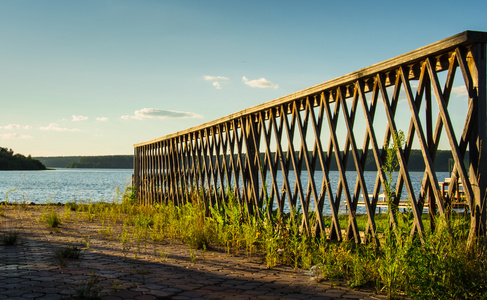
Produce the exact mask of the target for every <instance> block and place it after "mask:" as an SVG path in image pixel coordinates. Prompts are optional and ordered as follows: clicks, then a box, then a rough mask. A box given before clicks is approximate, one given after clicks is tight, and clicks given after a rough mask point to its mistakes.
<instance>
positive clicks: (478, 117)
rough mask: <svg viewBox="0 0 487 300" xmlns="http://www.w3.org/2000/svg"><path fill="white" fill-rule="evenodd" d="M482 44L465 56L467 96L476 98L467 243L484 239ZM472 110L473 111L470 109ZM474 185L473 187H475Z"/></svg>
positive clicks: (486, 143) (486, 113)
mask: <svg viewBox="0 0 487 300" xmlns="http://www.w3.org/2000/svg"><path fill="white" fill-rule="evenodd" d="M485 45H486V44H485V43H478V44H475V45H474V46H472V49H471V55H469V56H467V62H468V68H469V69H470V74H471V76H472V87H468V88H469V93H472V92H473V93H474V96H476V97H477V99H476V100H477V101H476V102H477V103H476V106H477V110H476V114H475V115H474V116H471V117H472V118H474V122H475V124H476V125H477V126H475V127H476V129H475V130H474V131H476V132H474V133H473V134H471V135H470V141H469V150H470V180H471V182H472V183H473V184H472V190H473V193H474V205H473V207H472V208H471V214H472V219H471V227H470V235H469V244H471V243H472V242H474V240H475V237H478V236H484V237H485V236H486V230H487V228H486V225H487V224H486V220H487V216H486V207H485V202H486V199H485V197H486V189H487V122H486V119H487V99H486V78H487V76H486V49H485V48H486V47H485ZM475 94H476V95H475ZM474 111H475V110H474ZM475 183H476V184H475Z"/></svg>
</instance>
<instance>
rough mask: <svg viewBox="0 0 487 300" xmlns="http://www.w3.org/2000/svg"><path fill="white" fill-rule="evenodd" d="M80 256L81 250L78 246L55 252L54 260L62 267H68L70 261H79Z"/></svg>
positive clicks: (59, 249) (58, 249) (63, 248)
mask: <svg viewBox="0 0 487 300" xmlns="http://www.w3.org/2000/svg"><path fill="white" fill-rule="evenodd" d="M80 255H81V249H80V248H78V247H77V246H67V247H61V248H57V249H56V250H55V251H54V259H56V260H57V261H58V262H59V264H60V265H61V266H66V263H67V261H68V260H73V259H78V258H79V257H80Z"/></svg>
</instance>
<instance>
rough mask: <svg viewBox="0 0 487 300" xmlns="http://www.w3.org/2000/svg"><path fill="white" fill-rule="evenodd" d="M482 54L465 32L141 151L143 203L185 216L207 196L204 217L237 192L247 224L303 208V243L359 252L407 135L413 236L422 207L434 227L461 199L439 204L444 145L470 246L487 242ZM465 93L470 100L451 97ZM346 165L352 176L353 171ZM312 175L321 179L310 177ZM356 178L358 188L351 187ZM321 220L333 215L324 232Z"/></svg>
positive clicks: (405, 176)
mask: <svg viewBox="0 0 487 300" xmlns="http://www.w3.org/2000/svg"><path fill="white" fill-rule="evenodd" d="M486 42H487V33H484V32H472V31H466V32H463V33H460V34H457V35H455V36H452V37H450V38H447V39H445V40H442V41H439V42H437V43H434V44H431V45H429V46H426V47H423V48H420V49H417V50H415V51H412V52H409V53H406V54H404V55H401V56H398V57H396V58H393V59H389V60H387V61H384V62H382V63H379V64H375V65H372V66H370V67H368V68H365V69H362V70H359V71H357V72H354V73H351V74H348V75H345V76H342V77H339V78H336V79H334V80H331V81H328V82H325V83H322V84H319V85H316V86H313V87H310V88H308V89H305V90H302V91H299V92H296V93H293V94H290V95H287V96H285V97H282V98H279V99H276V100H272V101H269V102H266V103H263V104H261V105H257V106H254V107H252V108H249V109H246V110H243V111H240V112H238V113H235V114H232V115H229V116H227V117H224V118H220V119H217V120H214V121H212V122H208V123H206V124H203V125H200V126H197V127H193V128H190V129H188V130H184V131H181V132H177V133H174V134H170V135H167V136H164V137H161V138H158V139H155V140H151V141H148V142H144V143H140V144H136V145H134V152H135V156H134V186H135V190H136V194H137V199H138V200H139V201H140V202H141V203H146V204H150V203H156V202H164V201H174V202H175V203H176V204H178V205H180V204H183V203H185V202H186V201H188V200H189V197H190V195H191V194H194V193H200V194H204V195H206V197H205V199H206V200H207V201H208V202H207V204H208V205H217V206H218V205H220V204H221V201H226V199H227V197H228V196H227V192H228V190H232V191H233V192H234V193H235V194H236V196H237V198H238V200H239V201H240V203H241V204H242V205H243V204H247V205H248V207H250V208H251V210H250V211H251V213H260V211H261V210H258V209H252V208H256V207H257V208H262V207H264V206H266V205H268V207H269V208H271V209H273V210H277V211H278V212H279V213H281V214H282V213H285V212H286V207H287V208H289V207H300V209H301V212H302V213H303V216H304V218H303V223H302V226H303V230H304V231H305V232H307V233H309V234H316V235H327V236H328V237H330V238H332V239H337V240H342V239H343V238H344V237H343V236H342V229H345V233H346V235H347V237H348V238H352V239H354V240H355V241H356V242H360V241H361V234H360V232H359V229H358V227H357V222H356V220H355V216H356V212H357V206H358V204H359V202H360V203H361V204H363V205H365V211H366V214H367V215H368V219H369V222H368V226H367V230H366V234H367V235H370V236H371V237H372V238H375V232H376V230H375V221H374V216H375V214H376V212H377V204H378V203H377V202H378V199H379V195H380V194H381V193H383V192H384V191H385V184H386V182H387V180H388V178H387V176H386V174H385V173H384V171H383V167H384V165H385V159H386V150H385V149H386V148H387V147H388V145H389V143H390V141H391V140H392V139H393V136H394V135H395V134H396V133H397V132H399V131H400V130H401V131H403V132H404V137H405V138H404V141H403V143H402V144H401V146H400V147H399V149H397V152H396V154H395V155H396V159H397V161H398V165H399V169H398V172H397V173H396V174H397V175H396V178H395V179H394V184H395V190H394V193H395V195H394V196H393V197H392V201H394V202H395V203H399V201H400V200H401V199H408V201H409V203H410V206H411V210H412V212H413V215H414V229H413V232H412V233H413V234H415V233H416V234H419V235H420V236H422V234H423V231H424V226H423V221H422V219H421V216H422V214H423V208H424V207H425V204H427V205H426V206H427V207H428V208H429V211H430V214H431V216H432V217H433V216H434V214H435V213H436V212H439V213H440V214H446V213H447V212H448V211H449V208H450V204H451V199H452V195H454V193H455V192H456V191H455V190H454V189H450V190H449V191H448V194H447V195H446V197H445V196H444V195H443V194H442V193H441V192H440V187H439V179H438V178H437V174H436V171H435V167H434V161H435V156H436V151H437V150H438V147H439V146H440V144H441V141H442V140H443V144H441V145H447V147H449V148H448V150H451V152H452V156H453V165H454V168H453V170H452V174H451V177H452V181H453V182H455V181H456V180H460V181H461V182H462V183H463V188H464V194H465V199H466V200H465V201H466V203H467V206H468V209H469V211H470V213H471V215H472V224H471V229H472V230H471V236H472V237H474V236H478V235H485V234H486V205H485V197H486V194H485V193H486V189H487V175H485V174H483V172H482V170H487V160H486V159H487V158H486V157H485V154H483V152H485V149H483V148H485V146H484V144H485V142H486V140H487V128H486V126H487V125H486V117H487V108H486V104H487V100H486V59H485V55H486V50H485V45H486ZM455 79H456V80H455ZM454 85H455V86H454ZM459 88H460V89H461V90H462V91H463V99H464V100H458V97H454V96H452V95H453V94H454V92H456V93H458V91H459ZM453 101H464V102H463V105H464V106H465V113H464V114H463V115H461V116H460V117H461V118H462V120H463V121H460V126H458V125H457V124H459V123H458V115H457V114H458V112H456V111H449V110H448V107H449V104H451V103H452V102H453ZM400 103H407V107H408V109H407V108H406V110H404V109H401V108H398V107H401V104H400ZM450 106H453V105H450ZM467 106H468V109H467V108H466V107H467ZM398 109H399V110H401V111H398ZM379 114H381V116H379ZM452 118H454V119H455V122H453V121H452ZM404 119H407V120H409V126H408V127H407V126H406V127H401V126H400V124H399V123H401V122H402V121H400V120H404ZM358 132H363V133H358ZM377 134H380V135H377ZM442 134H443V137H442ZM382 136H383V138H382V140H380V139H379V138H381V137H382ZM360 141H363V143H362V144H361V145H360V144H358V143H359V142H360ZM413 145H414V147H417V148H419V149H420V150H421V151H422V154H423V159H424V165H425V169H424V173H423V174H422V177H421V186H420V187H419V188H418V187H416V188H415V187H414V186H413V184H412V180H411V176H412V175H411V172H410V171H409V170H408V161H409V155H410V152H411V149H412V147H413ZM482 150H484V151H482ZM467 152H468V154H469V155H467ZM368 154H370V155H373V157H374V160H375V164H376V166H377V170H378V171H375V172H376V175H375V177H376V180H375V183H374V184H370V183H369V184H367V182H366V180H365V177H364V174H365V171H364V168H365V162H366V158H367V155H368ZM467 157H468V166H467V167H466V166H465V163H464V160H465V159H467ZM350 159H351V160H353V163H354V169H353V170H347V169H346V167H347V161H348V160H350ZM332 161H334V163H336V166H337V169H338V173H339V178H338V179H337V180H335V181H336V182H334V181H333V180H332V178H331V177H330V168H331V163H332ZM317 167H318V169H319V170H320V171H322V172H321V173H319V174H320V175H321V174H322V176H318V177H317V176H315V175H316V171H317ZM350 171H353V172H350ZM414 176H418V175H414ZM303 178H307V179H303ZM308 178H309V179H308ZM350 178H352V179H355V181H354V182H355V184H354V186H350V182H351V181H350ZM352 181H353V180H352ZM440 181H441V180H440ZM403 190H404V192H403ZM343 204H346V206H347V213H348V215H349V222H348V226H347V228H340V224H339V222H338V213H339V210H340V206H341V205H342V206H343ZM325 210H326V211H327V212H328V214H329V215H331V225H328V226H327V225H325V223H326V222H325V220H324V218H323V215H324V211H325ZM431 220H433V218H431ZM328 223H329V222H328Z"/></svg>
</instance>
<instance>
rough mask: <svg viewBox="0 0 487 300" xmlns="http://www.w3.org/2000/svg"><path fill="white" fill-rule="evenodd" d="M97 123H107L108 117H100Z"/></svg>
mask: <svg viewBox="0 0 487 300" xmlns="http://www.w3.org/2000/svg"><path fill="white" fill-rule="evenodd" d="M96 120H97V121H100V122H106V121H108V118H107V117H99V118H96Z"/></svg>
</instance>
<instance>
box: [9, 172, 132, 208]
mask: <svg viewBox="0 0 487 300" xmlns="http://www.w3.org/2000/svg"><path fill="white" fill-rule="evenodd" d="M132 173H133V170H132V169H62V168H60V169H56V170H47V171H0V201H5V200H6V198H7V197H8V201H9V202H10V201H12V202H14V201H15V202H23V201H25V202H34V203H47V202H49V203H58V202H60V203H66V202H69V201H77V202H88V201H93V202H98V201H114V200H115V201H117V200H120V194H119V193H117V188H118V190H119V191H120V193H123V191H124V190H125V188H126V187H127V186H128V185H129V184H130V180H131V178H132Z"/></svg>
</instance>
